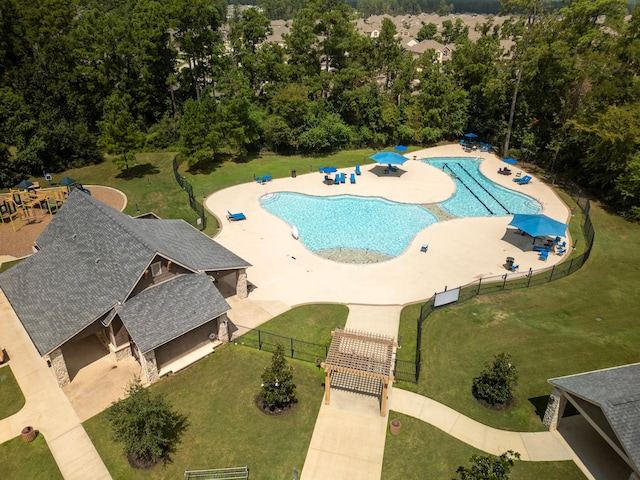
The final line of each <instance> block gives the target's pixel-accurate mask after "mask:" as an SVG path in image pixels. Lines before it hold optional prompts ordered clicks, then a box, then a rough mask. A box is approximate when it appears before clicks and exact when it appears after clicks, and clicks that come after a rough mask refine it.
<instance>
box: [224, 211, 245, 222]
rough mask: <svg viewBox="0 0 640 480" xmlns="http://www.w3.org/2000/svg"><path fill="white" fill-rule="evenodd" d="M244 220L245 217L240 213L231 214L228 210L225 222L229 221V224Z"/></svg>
mask: <svg viewBox="0 0 640 480" xmlns="http://www.w3.org/2000/svg"><path fill="white" fill-rule="evenodd" d="M246 219H247V217H246V216H245V214H244V213H242V212H238V213H231V212H230V211H229V210H227V220H229V221H230V222H237V221H238V220H246Z"/></svg>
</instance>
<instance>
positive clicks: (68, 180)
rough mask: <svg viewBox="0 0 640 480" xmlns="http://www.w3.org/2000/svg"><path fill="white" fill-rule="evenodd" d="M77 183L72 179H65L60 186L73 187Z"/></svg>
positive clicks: (60, 182)
mask: <svg viewBox="0 0 640 480" xmlns="http://www.w3.org/2000/svg"><path fill="white" fill-rule="evenodd" d="M74 183H76V181H75V180H74V179H73V178H71V177H64V178H63V179H62V180H60V181H59V182H58V185H73V184H74Z"/></svg>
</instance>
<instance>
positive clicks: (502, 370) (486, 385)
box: [472, 353, 518, 405]
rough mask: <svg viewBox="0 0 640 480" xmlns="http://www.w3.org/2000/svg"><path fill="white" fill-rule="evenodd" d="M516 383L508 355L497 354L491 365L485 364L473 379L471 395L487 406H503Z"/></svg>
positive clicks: (516, 377) (515, 376)
mask: <svg viewBox="0 0 640 480" xmlns="http://www.w3.org/2000/svg"><path fill="white" fill-rule="evenodd" d="M517 381H518V374H517V372H516V367H515V365H513V363H512V362H511V357H510V356H509V354H508V353H499V354H498V355H496V356H495V357H494V359H493V364H491V363H487V364H486V368H485V369H484V370H483V371H482V372H481V373H480V375H479V376H477V377H476V378H474V379H473V388H472V391H473V395H474V396H475V397H476V398H477V399H479V400H484V401H485V402H487V403H488V404H489V405H500V404H505V403H507V401H508V400H509V398H511V395H512V392H513V388H514V387H515V385H516V383H517Z"/></svg>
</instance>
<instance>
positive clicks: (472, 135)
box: [464, 132, 478, 138]
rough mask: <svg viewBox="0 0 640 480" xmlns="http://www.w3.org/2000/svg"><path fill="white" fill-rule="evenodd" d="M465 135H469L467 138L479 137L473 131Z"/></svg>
mask: <svg viewBox="0 0 640 480" xmlns="http://www.w3.org/2000/svg"><path fill="white" fill-rule="evenodd" d="M464 136H465V137H467V138H478V135H476V134H475V133H471V132H469V133H465V134H464Z"/></svg>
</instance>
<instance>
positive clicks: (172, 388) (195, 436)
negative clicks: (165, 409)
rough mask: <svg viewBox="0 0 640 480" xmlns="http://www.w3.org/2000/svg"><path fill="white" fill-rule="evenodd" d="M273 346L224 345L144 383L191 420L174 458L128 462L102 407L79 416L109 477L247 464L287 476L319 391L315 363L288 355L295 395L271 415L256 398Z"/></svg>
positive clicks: (303, 443)
mask: <svg viewBox="0 0 640 480" xmlns="http://www.w3.org/2000/svg"><path fill="white" fill-rule="evenodd" d="M270 361H271V354H268V353H266V352H260V351H257V350H253V349H250V348H247V347H242V346H235V345H227V346H226V347H223V348H219V349H218V350H217V351H216V353H215V354H214V355H210V356H209V357H208V358H206V359H204V360H202V361H200V362H198V363H196V364H194V365H192V366H191V367H190V368H188V369H187V370H185V371H183V372H181V373H180V374H179V375H177V376H175V377H172V378H168V379H165V380H163V381H161V382H159V383H158V384H155V385H153V386H152V387H150V388H151V389H152V390H153V391H154V392H161V393H164V394H166V395H167V398H168V399H169V400H170V401H171V403H172V404H173V405H174V407H175V408H176V409H178V410H179V411H181V412H183V413H186V414H188V415H189V420H190V423H191V426H190V427H189V429H188V430H187V432H186V435H185V436H184V438H183V444H182V445H180V446H179V447H178V451H177V453H176V455H175V457H174V459H173V463H170V464H167V465H164V466H163V465H158V466H156V467H155V468H153V469H151V470H148V471H140V470H134V469H132V468H131V467H129V465H128V463H127V461H126V459H125V458H124V456H123V455H122V447H121V445H120V444H118V443H114V442H113V441H112V439H111V435H110V432H111V428H110V426H109V424H108V422H107V420H106V418H105V415H104V413H103V414H99V415H97V416H95V417H93V418H92V419H90V420H88V421H87V422H85V423H84V427H85V429H86V430H87V433H88V434H89V436H90V437H91V440H92V441H93V442H94V445H95V446H96V448H97V449H98V452H99V453H100V456H101V457H102V459H103V460H104V462H105V464H106V465H107V468H108V469H109V471H110V473H111V475H112V476H113V478H117V479H175V478H182V476H183V474H184V471H185V470H197V469H208V468H221V467H233V466H244V465H248V466H249V468H250V471H251V478H291V477H292V472H293V468H294V467H297V469H298V471H301V470H302V466H303V464H304V459H305V457H306V454H307V449H308V446H309V442H310V440H311V434H312V433H313V427H314V425H315V421H316V416H317V414H318V410H319V408H320V404H321V402H322V395H323V392H324V389H323V386H322V377H321V376H320V375H319V374H318V372H317V368H316V366H315V365H314V364H311V363H304V362H298V361H295V360H289V362H290V365H292V366H293V367H294V382H295V383H296V385H297V392H298V399H299V401H298V403H297V404H296V405H295V407H294V409H293V411H292V412H290V413H289V414H288V415H283V416H276V417H271V416H267V415H264V414H263V413H261V412H260V411H259V410H258V409H257V408H256V406H255V405H254V397H255V395H256V394H257V393H258V392H259V390H260V381H261V379H260V375H261V374H262V372H263V370H264V367H266V366H267V365H268V364H269V363H270Z"/></svg>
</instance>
